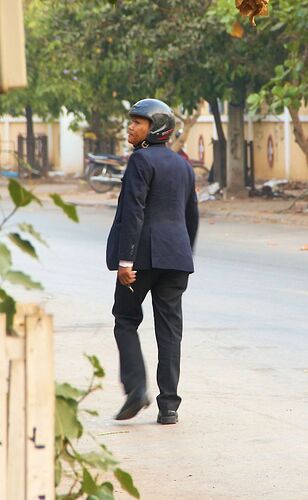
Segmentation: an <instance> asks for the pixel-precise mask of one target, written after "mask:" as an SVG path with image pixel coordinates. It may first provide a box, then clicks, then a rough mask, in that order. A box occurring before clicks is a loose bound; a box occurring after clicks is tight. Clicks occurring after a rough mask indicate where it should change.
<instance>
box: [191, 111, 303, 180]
mask: <svg viewBox="0 0 308 500" xmlns="http://www.w3.org/2000/svg"><path fill="white" fill-rule="evenodd" d="M300 118H301V121H302V123H303V128H304V131H305V134H306V136H308V108H304V107H302V109H301V110H300ZM227 121H228V117H227V115H222V123H223V128H224V132H225V137H226V138H227V131H228V123H227ZM216 135H217V134H216V129H215V125H214V119H213V116H212V115H211V114H210V112H209V109H208V108H207V109H206V110H205V114H204V115H202V116H201V117H200V118H199V120H198V122H197V123H196V124H195V125H194V126H193V127H192V129H191V131H190V133H189V136H188V140H187V143H186V152H187V154H188V155H189V157H190V158H192V159H199V152H198V144H199V138H200V136H202V137H203V141H204V145H205V160H204V163H205V166H206V167H207V168H210V167H211V164H212V161H213V147H212V139H213V138H214V139H216V138H217V137H216ZM245 139H246V140H253V141H254V160H255V177H256V180H268V179H274V178H276V179H288V180H301V181H308V165H307V163H306V158H305V155H304V153H303V152H302V150H301V149H300V147H299V146H298V145H297V143H296V142H295V138H294V134H293V126H292V121H291V119H290V115H289V113H288V111H286V112H285V113H284V114H283V115H279V116H270V115H269V116H267V117H262V118H261V119H254V121H253V122H252V121H251V119H249V118H248V117H245ZM270 160H272V161H270Z"/></svg>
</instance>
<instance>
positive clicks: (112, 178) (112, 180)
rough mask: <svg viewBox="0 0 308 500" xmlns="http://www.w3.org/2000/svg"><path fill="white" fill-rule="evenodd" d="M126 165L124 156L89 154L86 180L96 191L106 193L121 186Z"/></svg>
mask: <svg viewBox="0 0 308 500" xmlns="http://www.w3.org/2000/svg"><path fill="white" fill-rule="evenodd" d="M126 163H127V161H126V159H125V158H124V157H122V156H116V155H110V154H98V155H95V154H93V153H88V156H87V167H86V171H85V178H86V179H87V181H88V182H89V184H90V186H91V188H92V189H94V191H96V192H97V193H106V192H107V191H111V190H112V189H113V188H114V186H118V185H120V184H121V179H122V177H123V175H124V172H125V169H126Z"/></svg>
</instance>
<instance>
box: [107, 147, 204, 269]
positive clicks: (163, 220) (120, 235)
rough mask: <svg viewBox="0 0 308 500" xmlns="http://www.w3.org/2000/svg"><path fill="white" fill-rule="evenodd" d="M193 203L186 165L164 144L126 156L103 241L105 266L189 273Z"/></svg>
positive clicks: (195, 219) (194, 228)
mask: <svg viewBox="0 0 308 500" xmlns="http://www.w3.org/2000/svg"><path fill="white" fill-rule="evenodd" d="M197 228H198V205H197V197H196V193H195V178H194V172H193V169H192V167H191V166H190V165H189V164H188V163H187V161H185V160H184V159H183V158H181V156H180V155H178V154H177V153H174V152H173V151H171V150H170V149H168V148H167V147H166V146H165V145H161V144H159V145H152V146H150V147H149V148H147V149H141V148H140V149H136V150H135V151H134V153H133V154H132V155H131V157H130V159H129V162H128V165H127V169H126V171H125V174H124V177H123V179H122V189H121V193H120V196H119V200H118V207H117V211H116V215H115V219H114V222H113V225H112V227H111V230H110V234H109V237H108V242H107V266H108V268H109V269H110V270H116V269H118V265H119V261H120V260H127V261H132V262H134V269H140V270H141V269H153V268H158V269H176V270H180V271H187V272H189V273H191V272H193V270H194V267H193V259H192V247H193V244H194V241H195V237H196V233H197Z"/></svg>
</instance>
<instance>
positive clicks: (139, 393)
mask: <svg viewBox="0 0 308 500" xmlns="http://www.w3.org/2000/svg"><path fill="white" fill-rule="evenodd" d="M150 404H151V401H150V399H149V397H148V395H147V393H146V391H145V390H140V389H133V390H132V391H131V392H130V393H129V394H128V396H127V398H126V401H125V403H124V405H123V406H122V408H121V410H120V411H119V413H118V414H117V415H116V416H115V420H128V419H130V418H133V417H134V416H135V415H137V413H138V412H139V411H140V410H142V408H147V407H148V406H150Z"/></svg>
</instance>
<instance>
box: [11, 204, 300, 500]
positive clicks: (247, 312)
mask: <svg viewBox="0 0 308 500" xmlns="http://www.w3.org/2000/svg"><path fill="white" fill-rule="evenodd" d="M79 213H80V216H81V222H80V224H78V225H77V224H73V223H71V222H70V221H68V220H67V219H66V218H64V217H63V216H62V215H60V214H59V212H58V211H56V210H55V209H54V208H47V209H46V210H44V212H41V211H38V208H37V207H33V208H29V209H27V210H26V212H25V213H24V215H23V216H21V215H18V217H17V219H19V220H22V221H23V220H26V221H27V222H32V223H33V224H34V225H35V226H36V228H37V229H39V230H40V231H41V232H42V233H43V235H44V236H45V237H46V239H47V240H48V242H49V244H50V248H49V249H47V248H45V247H43V246H41V248H40V255H41V261H40V263H36V262H34V261H32V260H31V259H30V258H28V257H24V256H23V255H21V254H20V253H18V251H16V252H14V258H15V262H16V266H15V267H16V268H22V269H25V268H26V269H27V271H28V272H29V273H30V274H32V276H33V277H35V278H37V279H40V280H41V281H42V282H43V283H44V285H45V291H44V292H40V293H37V292H36V293H30V294H25V292H23V291H21V290H19V291H18V293H17V295H18V297H19V298H20V300H24V301H25V300H27V301H32V300H35V301H39V302H40V303H42V305H44V306H45V308H46V309H47V310H48V311H50V312H52V313H53V314H54V316H55V330H56V334H55V362H56V373H57V378H58V379H60V380H66V381H70V382H71V383H73V384H77V385H79V386H85V385H86V383H87V377H88V376H89V374H90V371H89V369H88V365H87V362H86V360H85V359H84V357H83V353H84V352H87V353H88V354H96V355H98V356H99V357H100V359H101V362H102V364H103V366H104V367H105V369H106V371H107V376H106V379H105V383H104V391H103V392H101V393H100V394H98V393H97V394H96V395H95V396H93V398H92V400H91V402H89V403H88V405H87V406H88V407H94V408H97V409H98V410H100V412H101V416H100V417H99V418H94V417H93V418H92V417H88V420H87V425H88V427H89V428H90V429H91V431H92V432H93V433H94V434H96V435H97V436H98V438H99V439H100V440H101V441H102V442H104V443H105V444H106V445H107V446H108V447H109V448H110V449H111V450H112V451H113V452H114V454H115V455H116V457H118V458H119V459H120V460H121V461H122V467H123V468H124V469H126V470H128V471H130V472H131V473H132V474H133V477H134V480H135V483H136V485H137V487H138V488H139V490H140V492H141V498H142V499H144V500H169V499H176V500H178V499H179V500H182V499H183V500H210V499H215V500H216V499H221V500H231V499H232V500H233V499H238V498H239V499H245V500H255V499H259V498H260V499H261V498H262V499H264V498H265V499H270V500H304V499H305V500H307V499H308V476H307V463H308V418H307V417H308V411H307V408H308V325H307V323H308V306H307V303H308V286H307V274H308V252H305V251H300V248H301V246H302V245H304V244H307V243H308V234H307V228H304V227H294V226H291V225H290V226H288V225H278V224H253V223H249V224H245V223H242V222H231V221H223V220H222V219H220V218H216V219H214V220H212V219H211V220H207V219H203V220H202V222H201V227H200V231H199V237H198V243H197V248H196V259H195V261H196V273H195V274H194V275H193V276H192V277H191V279H190V285H189V288H188V291H187V292H186V294H185V296H184V326H185V332H184V339H183V354H182V355H183V361H182V374H181V383H180V394H181V395H182V397H183V403H182V405H181V407H180V412H179V418H180V422H179V424H178V425H176V426H160V425H158V424H156V423H155V421H156V415H157V409H156V405H155V400H154V402H153V404H152V405H151V406H150V408H149V409H147V410H145V411H143V412H142V413H140V415H138V416H137V417H136V418H135V419H133V420H131V421H129V422H127V423H126V424H120V423H117V422H115V421H113V420H112V416H113V415H114V414H115V413H116V411H117V410H118V409H119V407H120V406H121V404H122V403H123V395H122V392H121V388H120V385H119V382H118V359H117V351H116V347H115V343H114V340H113V334H112V324H113V318H112V316H111V312H110V311H111V306H112V299H113V287H114V279H115V275H114V273H110V272H108V271H107V270H106V268H105V263H104V255H105V242H106V237H107V234H108V230H109V227H110V224H111V221H112V217H113V213H114V212H113V209H111V208H108V207H96V208H95V207H93V208H81V209H79ZM213 222H214V223H213ZM15 294H16V293H15ZM144 312H145V319H144V322H143V324H142V327H141V329H140V337H141V341H142V346H143V350H144V355H145V358H146V362H147V367H148V375H149V385H150V390H151V393H152V395H153V398H154V397H155V396H156V394H157V392H156V384H155V366H156V357H157V354H156V345H155V340H154V335H153V320H152V315H151V304H150V300H149V298H147V300H146V302H145V306H144ZM85 446H87V443H86V444H85ZM115 497H116V499H126V498H128V497H127V495H126V494H125V493H123V492H121V490H120V489H117V491H116V493H115Z"/></svg>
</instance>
